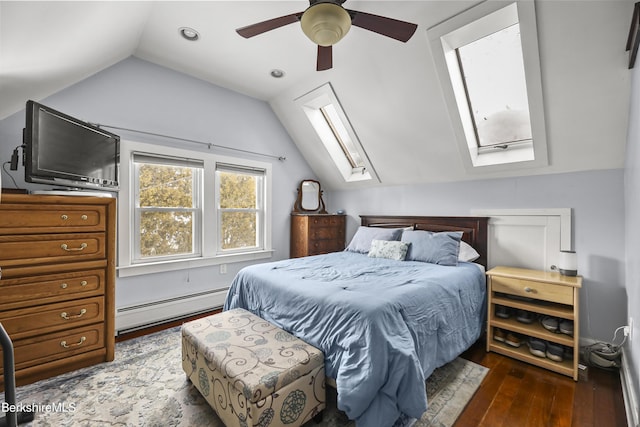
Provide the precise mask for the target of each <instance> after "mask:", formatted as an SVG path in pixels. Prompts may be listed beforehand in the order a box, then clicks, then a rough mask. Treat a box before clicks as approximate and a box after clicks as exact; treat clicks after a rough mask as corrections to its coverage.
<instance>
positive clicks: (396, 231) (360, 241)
mask: <svg viewBox="0 0 640 427" xmlns="http://www.w3.org/2000/svg"><path fill="white" fill-rule="evenodd" d="M400 236H402V228H380V227H364V226H362V225H361V226H360V227H358V229H357V230H356V234H354V235H353V238H352V239H351V242H349V245H348V246H347V248H346V249H345V250H347V251H351V252H359V253H361V254H366V253H368V252H369V249H371V241H372V240H374V239H376V240H400Z"/></svg>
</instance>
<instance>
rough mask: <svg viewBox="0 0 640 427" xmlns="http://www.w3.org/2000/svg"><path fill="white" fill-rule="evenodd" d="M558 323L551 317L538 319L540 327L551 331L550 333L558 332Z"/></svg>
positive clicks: (556, 319) (555, 318)
mask: <svg viewBox="0 0 640 427" xmlns="http://www.w3.org/2000/svg"><path fill="white" fill-rule="evenodd" d="M559 323H560V322H559V321H558V318H557V317H552V316H542V317H541V318H540V324H541V325H542V327H543V328H545V329H546V330H547V331H551V332H557V331H558V324H559Z"/></svg>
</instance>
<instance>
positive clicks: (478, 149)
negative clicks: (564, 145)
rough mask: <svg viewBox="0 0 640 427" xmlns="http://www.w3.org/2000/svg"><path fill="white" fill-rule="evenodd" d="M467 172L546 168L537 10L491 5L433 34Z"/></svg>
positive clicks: (430, 32) (528, 5) (525, 5)
mask: <svg viewBox="0 0 640 427" xmlns="http://www.w3.org/2000/svg"><path fill="white" fill-rule="evenodd" d="M427 34H428V36H429V39H430V42H431V46H432V48H433V56H434V60H435V62H436V70H437V72H438V76H439V77H440V82H441V85H442V87H443V91H444V96H445V100H446V102H447V106H448V109H449V113H450V116H451V119H452V121H453V125H454V130H455V132H456V140H457V142H458V145H459V146H460V152H461V153H465V152H466V153H468V155H465V156H463V157H464V159H465V166H466V167H467V169H468V170H473V169H474V168H478V167H481V166H482V167H485V169H487V167H494V170H495V168H496V167H497V168H503V169H504V168H506V167H508V165H509V164H513V163H521V162H527V164H528V165H531V166H542V165H546V164H547V145H546V130H545V123H544V111H543V103H542V84H541V77H540V60H539V55H538V45H537V32H536V23H535V9H534V3H533V2H527V1H518V2H514V3H511V4H510V5H508V6H506V7H505V6H504V3H494V2H485V3H483V4H481V5H479V6H476V7H474V8H472V9H469V10H467V11H466V12H463V13H461V14H460V15H457V16H456V17H454V18H452V19H450V20H448V21H445V22H444V23H442V24H439V25H437V26H435V27H433V28H431V29H429V30H428V31H427Z"/></svg>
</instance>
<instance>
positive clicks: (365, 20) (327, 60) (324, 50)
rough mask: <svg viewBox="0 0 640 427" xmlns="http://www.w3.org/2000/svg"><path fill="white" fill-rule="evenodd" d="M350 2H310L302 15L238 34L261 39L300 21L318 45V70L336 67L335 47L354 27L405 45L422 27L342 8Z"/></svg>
mask: <svg viewBox="0 0 640 427" xmlns="http://www.w3.org/2000/svg"><path fill="white" fill-rule="evenodd" d="M345 1H346V0H310V1H309V7H308V8H307V9H306V10H305V11H303V12H298V13H292V14H290V15H284V16H280V17H278V18H274V19H269V20H266V21H262V22H258V23H256V24H252V25H247V26H246V27H242V28H238V29H237V30H236V32H237V33H238V34H240V35H241V36H242V37H244V38H247V39H248V38H249V37H253V36H257V35H258V34H262V33H266V32H267V31H271V30H275V29H276V28H280V27H283V26H285V25H288V24H293V23H294V22H298V21H300V25H301V27H302V31H304V33H305V34H306V36H307V37H309V39H311V41H313V42H314V43H315V44H317V45H318V60H317V67H316V69H317V70H318V71H323V70H328V69H330V68H331V67H332V66H333V58H332V46H333V45H334V44H336V43H337V42H339V41H340V40H341V39H342V38H343V37H344V36H345V35H346V34H347V32H348V31H349V29H350V28H351V25H355V26H356V27H360V28H364V29H365V30H369V31H373V32H374V33H378V34H381V35H383V36H387V37H391V38H393V39H396V40H399V41H401V42H406V41H408V40H409V39H410V38H411V36H413V34H414V33H415V32H416V29H417V28H418V26H417V25H416V24H412V23H409V22H405V21H399V20H397V19H393V18H387V17H385V16H379V15H373V14H371V13H365V12H359V11H356V10H349V9H345V8H344V7H342V3H344V2H345Z"/></svg>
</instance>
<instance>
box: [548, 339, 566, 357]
mask: <svg viewBox="0 0 640 427" xmlns="http://www.w3.org/2000/svg"><path fill="white" fill-rule="evenodd" d="M563 355H564V348H563V346H561V345H560V344H556V343H552V342H547V352H546V356H547V358H548V359H551V360H553V361H554V362H562V361H563V360H564V358H563Z"/></svg>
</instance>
